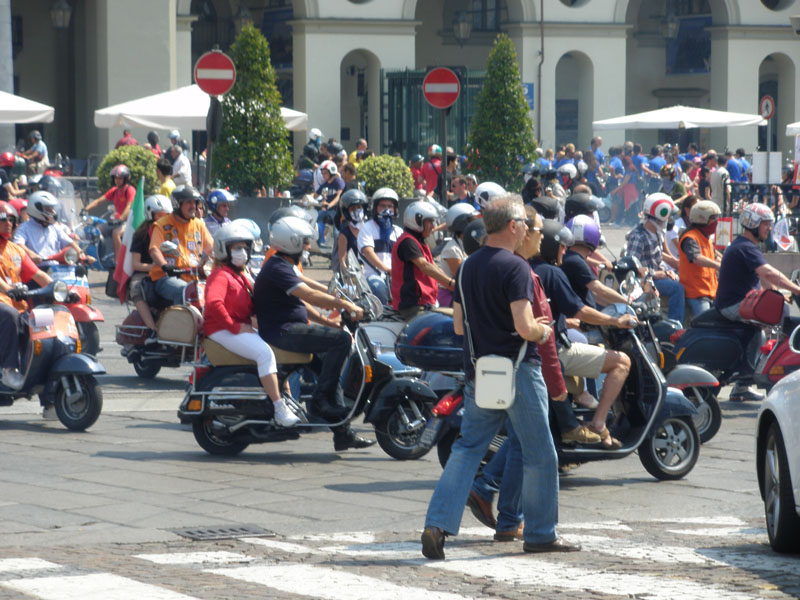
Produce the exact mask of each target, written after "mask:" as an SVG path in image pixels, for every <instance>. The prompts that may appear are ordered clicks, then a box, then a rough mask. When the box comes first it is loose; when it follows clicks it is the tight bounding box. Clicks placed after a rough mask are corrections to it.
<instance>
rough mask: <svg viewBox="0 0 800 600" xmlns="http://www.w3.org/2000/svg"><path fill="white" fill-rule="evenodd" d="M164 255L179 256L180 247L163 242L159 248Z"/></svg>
mask: <svg viewBox="0 0 800 600" xmlns="http://www.w3.org/2000/svg"><path fill="white" fill-rule="evenodd" d="M159 248H160V250H161V252H162V253H163V254H177V253H178V246H177V244H175V242H161V246H160V247H159Z"/></svg>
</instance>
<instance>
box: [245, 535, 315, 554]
mask: <svg viewBox="0 0 800 600" xmlns="http://www.w3.org/2000/svg"><path fill="white" fill-rule="evenodd" d="M239 541H241V542H245V543H246V544H253V545H255V546H266V547H267V548H272V549H273V550H280V551H282V552H290V553H291V554H325V553H324V552H320V551H319V550H315V549H314V548H310V547H308V546H301V545H300V544H290V543H289V542H279V541H278V540H270V539H266V538H255V537H254V538H239Z"/></svg>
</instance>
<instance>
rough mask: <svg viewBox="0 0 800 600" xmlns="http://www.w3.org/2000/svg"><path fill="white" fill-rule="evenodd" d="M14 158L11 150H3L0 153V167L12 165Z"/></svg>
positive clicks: (14, 161)
mask: <svg viewBox="0 0 800 600" xmlns="http://www.w3.org/2000/svg"><path fill="white" fill-rule="evenodd" d="M16 160H17V159H16V157H15V156H14V155H13V154H12V153H11V152H3V153H2V154H0V167H13V166H14V164H15V163H16Z"/></svg>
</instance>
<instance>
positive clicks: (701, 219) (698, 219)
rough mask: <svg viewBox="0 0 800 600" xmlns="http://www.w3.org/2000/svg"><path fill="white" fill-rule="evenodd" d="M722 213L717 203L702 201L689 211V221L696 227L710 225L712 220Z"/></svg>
mask: <svg viewBox="0 0 800 600" xmlns="http://www.w3.org/2000/svg"><path fill="white" fill-rule="evenodd" d="M721 213H722V211H721V210H720V209H719V206H717V203H716V202H712V201H711V200H700V202H698V203H697V204H695V205H694V206H693V207H692V208H691V210H690V211H689V221H690V222H691V223H694V224H695V225H708V224H709V223H710V222H711V219H713V218H714V217H716V216H718V215H719V214H721Z"/></svg>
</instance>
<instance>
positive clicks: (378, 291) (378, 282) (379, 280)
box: [367, 275, 389, 306]
mask: <svg viewBox="0 0 800 600" xmlns="http://www.w3.org/2000/svg"><path fill="white" fill-rule="evenodd" d="M367 284H368V285H369V289H370V290H372V293H373V294H375V296H377V298H378V300H380V301H381V304H383V305H384V306H389V286H387V285H386V281H385V280H384V278H383V277H381V276H380V275H368V276H367Z"/></svg>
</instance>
